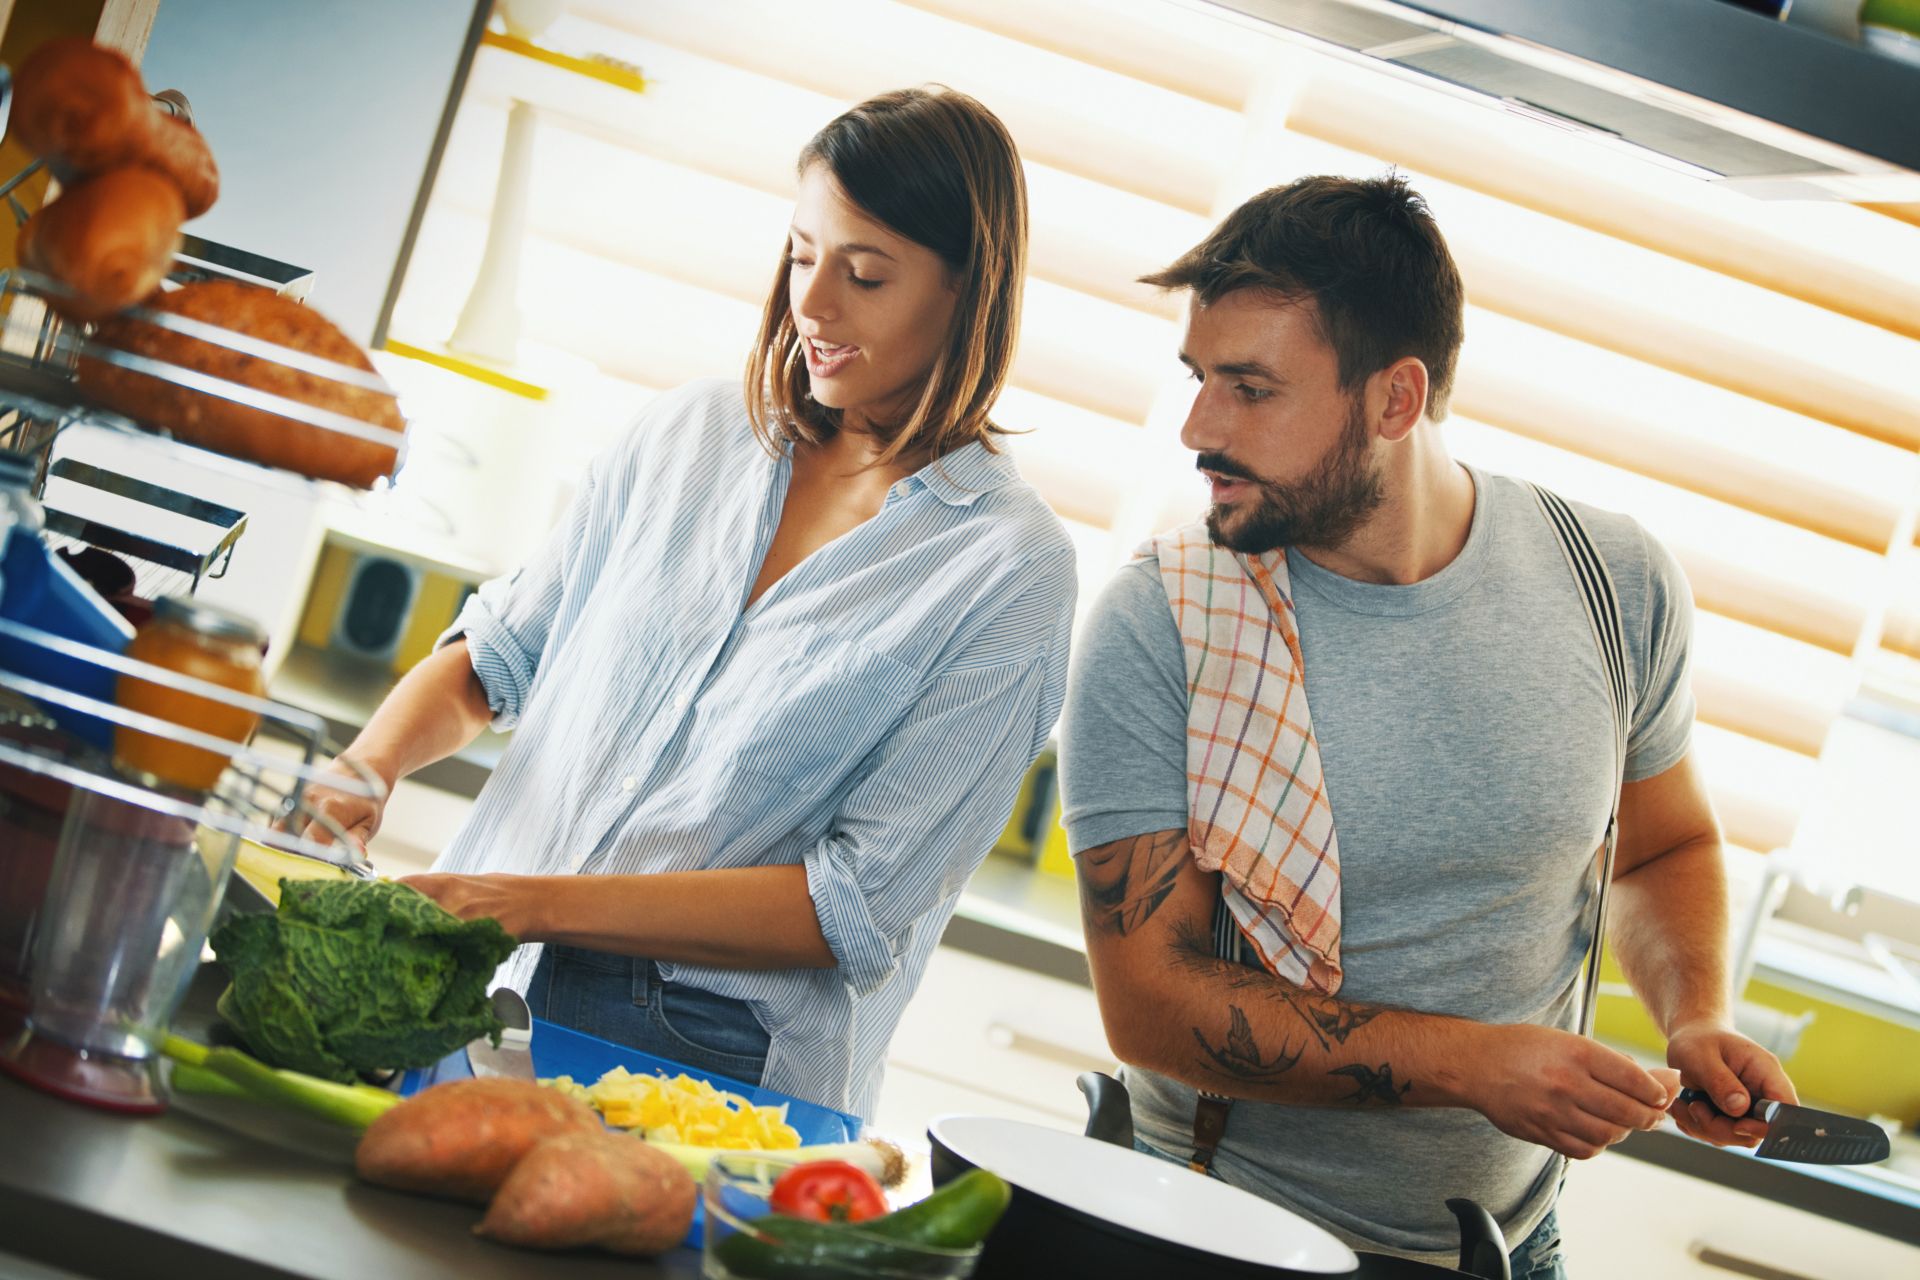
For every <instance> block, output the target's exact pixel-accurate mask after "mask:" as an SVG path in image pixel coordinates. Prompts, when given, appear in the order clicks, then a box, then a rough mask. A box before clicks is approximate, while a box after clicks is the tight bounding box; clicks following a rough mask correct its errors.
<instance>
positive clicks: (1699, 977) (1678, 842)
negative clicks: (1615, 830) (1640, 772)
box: [1608, 751, 1798, 1146]
mask: <svg viewBox="0 0 1920 1280" xmlns="http://www.w3.org/2000/svg"><path fill="white" fill-rule="evenodd" d="M1619 821H1620V837H1619V846H1618V849H1617V851H1616V854H1615V860H1614V875H1613V898H1612V901H1613V907H1612V911H1611V920H1610V925H1611V927H1610V930H1609V933H1610V937H1609V940H1608V941H1609V944H1610V945H1611V947H1612V949H1613V954H1614V957H1615V959H1616V960H1618V961H1619V964H1620V968H1621V969H1622V971H1623V972H1625V974H1626V977H1627V981H1628V982H1629V983H1630V984H1631V985H1632V987H1633V990H1634V993H1635V994H1636V995H1638V996H1639V997H1640V1000H1641V1002H1642V1003H1644V1004H1645V1005H1646V1007H1647V1011H1648V1012H1649V1013H1651V1014H1652V1015H1653V1020H1654V1022H1655V1023H1656V1024H1657V1025H1658V1026H1659V1028H1660V1031H1661V1033H1662V1034H1663V1035H1665V1036H1666V1038H1667V1065H1668V1066H1670V1067H1675V1068H1677V1069H1678V1070H1679V1071H1680V1075H1681V1079H1682V1081H1683V1082H1684V1083H1686V1084H1689V1085H1692V1086H1694V1087H1695V1088H1699V1089H1704V1090H1705V1091H1706V1092H1707V1093H1708V1094H1709V1095H1710V1096H1711V1097H1712V1098H1713V1099H1714V1101H1715V1102H1716V1103H1718V1104H1719V1107H1720V1109H1721V1110H1722V1111H1724V1112H1726V1113H1728V1114H1729V1115H1733V1116H1738V1115H1742V1114H1744V1113H1745V1112H1746V1110H1747V1108H1748V1107H1749V1106H1750V1105H1751V1103H1752V1099H1754V1098H1770V1099H1773V1100H1775V1101H1779V1102H1796V1101H1798V1098H1797V1097H1796V1095H1795V1094H1794V1090H1793V1082H1792V1081H1791V1080H1789V1079H1788V1078H1787V1074H1786V1072H1785V1071H1783V1070H1782V1069H1781V1067H1780V1061H1779V1059H1777V1058H1775V1057H1774V1056H1773V1055H1772V1054H1771V1053H1768V1052H1767V1051H1766V1050H1765V1049H1763V1048H1761V1047H1760V1046H1759V1045H1757V1044H1755V1043H1754V1042H1753V1041H1751V1040H1749V1039H1747V1038H1746V1037H1745V1036H1743V1035H1740V1034H1739V1033H1738V1032H1736V1031H1735V1030H1734V1029H1733V993H1732V992H1731V991H1730V990H1729V988H1728V958H1727V875H1726V868H1725V866H1724V864H1723V862H1722V856H1721V844H1720V825H1719V823H1718V821H1717V820H1716V819H1715V818H1714V815H1713V805H1712V803H1711V802H1710V801H1709V800H1708V798H1707V791H1706V784H1705V782H1704V780H1703V779H1702V778H1701V776H1700V769H1699V765H1698V764H1697V763H1696V761H1695V759H1694V755H1693V752H1692V751H1688V752H1687V754H1686V755H1684V756H1683V757H1681V759H1680V761H1679V763H1677V764H1675V765H1673V766H1672V767H1671V768H1669V769H1666V770H1665V771H1663V772H1661V773H1659V774H1656V775H1655V776H1653V777H1651V778H1646V779H1643V780H1641V781H1639V782H1629V783H1627V784H1626V786H1625V787H1624V788H1623V789H1622V791H1621V793H1620V819H1619ZM1672 1114H1673V1118H1674V1120H1675V1121H1676V1122H1677V1123H1678V1124H1679V1126H1680V1128H1681V1130H1682V1131H1684V1132H1686V1133H1688V1134H1691V1135H1692V1136H1693V1137H1696V1138H1701V1139H1704V1140H1705V1141H1708V1142H1711V1143H1713V1144H1715V1145H1716V1146H1753V1145H1754V1144H1755V1143H1757V1142H1758V1141H1759V1140H1760V1138H1762V1137H1764V1136H1765V1134H1766V1125H1765V1124H1763V1123H1762V1122H1761V1121H1759V1120H1740V1121H1735V1120H1731V1119H1728V1118H1726V1117H1724V1116H1715V1115H1714V1114H1713V1112H1712V1110H1711V1109H1710V1108H1708V1107H1706V1106H1705V1105H1703V1104H1701V1103H1697V1102H1696V1103H1691V1104H1688V1103H1680V1102H1676V1103H1675V1104H1674V1105H1673V1108H1672Z"/></svg>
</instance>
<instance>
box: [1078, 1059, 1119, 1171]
mask: <svg viewBox="0 0 1920 1280" xmlns="http://www.w3.org/2000/svg"><path fill="white" fill-rule="evenodd" d="M1075 1083H1077V1084H1078V1085H1079V1086H1080V1092H1081V1093H1084V1094H1086V1095H1087V1128H1086V1136H1087V1137H1089V1138H1096V1139H1098V1140H1099V1141H1101V1142H1111V1143H1113V1144H1114V1145H1115V1146H1117V1147H1125V1148H1127V1150H1129V1151H1131V1150H1133V1103H1132V1101H1131V1100H1130V1099H1128V1097H1127V1086H1126V1085H1124V1084H1122V1083H1121V1082H1120V1081H1118V1080H1115V1079H1114V1078H1113V1077H1112V1076H1110V1075H1108V1074H1106V1073H1105V1072H1103V1071H1083V1072H1081V1073H1080V1078H1079V1080H1077V1081H1076V1082H1075Z"/></svg>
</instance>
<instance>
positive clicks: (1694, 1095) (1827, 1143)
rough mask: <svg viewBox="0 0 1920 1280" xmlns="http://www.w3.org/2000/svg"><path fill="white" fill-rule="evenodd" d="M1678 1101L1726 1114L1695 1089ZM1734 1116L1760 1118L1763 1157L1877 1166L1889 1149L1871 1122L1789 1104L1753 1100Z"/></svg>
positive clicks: (1883, 1135)
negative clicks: (1741, 1113)
mask: <svg viewBox="0 0 1920 1280" xmlns="http://www.w3.org/2000/svg"><path fill="white" fill-rule="evenodd" d="M1680 1101H1682V1102H1704V1103H1706V1104H1707V1106H1708V1107H1710V1108H1712V1110H1713V1113H1714V1114H1715V1115H1725V1114H1726V1113H1725V1112H1724V1111H1721V1110H1720V1108H1718V1107H1715V1106H1714V1105H1713V1099H1712V1098H1710V1097H1708V1096H1707V1095H1706V1094H1705V1093H1704V1092H1702V1091H1701V1090H1699V1089H1682V1090H1681V1091H1680ZM1733 1118H1734V1119H1736V1120H1763V1121H1765V1122H1766V1125H1767V1136H1766V1137H1765V1138H1763V1139H1762V1140H1761V1142H1760V1145H1759V1146H1758V1147H1755V1148H1754V1151H1753V1154H1755V1155H1756V1156H1759V1157H1760V1158H1761V1159H1763V1160H1791V1161H1793V1162H1794V1163H1796V1164H1877V1163H1878V1162H1880V1161H1882V1160H1885V1159H1886V1158H1887V1156H1888V1155H1889V1154H1891V1152H1892V1144H1891V1143H1889V1142H1888V1141H1887V1131H1886V1130H1885V1129H1882V1128H1881V1127H1880V1126H1879V1125H1877V1124H1875V1123H1873V1122H1872V1121H1871V1120H1856V1119H1854V1118H1853V1117H1852V1116H1843V1115H1837V1114H1835V1113H1834V1112H1831V1111H1817V1110H1815V1109H1814V1108H1812V1107H1800V1106H1795V1105H1794V1104H1793V1103H1790V1102H1772V1101H1769V1100H1768V1099H1766V1098H1760V1099H1757V1100H1756V1101H1755V1102H1754V1104H1753V1106H1752V1107H1750V1108H1748V1110H1747V1114H1746V1115H1744V1116H1735V1117H1733Z"/></svg>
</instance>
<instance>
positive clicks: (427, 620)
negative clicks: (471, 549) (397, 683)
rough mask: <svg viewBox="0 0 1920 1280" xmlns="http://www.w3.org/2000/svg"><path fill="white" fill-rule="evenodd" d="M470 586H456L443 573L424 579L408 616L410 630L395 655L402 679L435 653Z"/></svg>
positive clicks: (396, 669)
mask: <svg viewBox="0 0 1920 1280" xmlns="http://www.w3.org/2000/svg"><path fill="white" fill-rule="evenodd" d="M466 585H467V584H466V583H464V582H456V581H455V580H454V579H452V578H449V577H447V576H446V575H445V574H441V573H424V574H422V575H421V576H420V590H419V591H418V592H416V593H415V594H414V597H413V610H412V612H410V613H409V614H408V615H407V629H406V631H405V633H404V634H402V635H401V637H400V643H399V644H398V645H397V646H396V647H395V648H394V651H393V669H394V671H395V672H397V673H398V674H400V675H405V674H406V673H407V672H409V671H411V670H413V668H414V666H415V664H417V663H418V662H419V661H420V660H421V659H422V658H424V657H426V656H427V655H428V654H430V653H432V652H433V642H434V641H435V640H438V639H439V638H440V633H441V632H442V631H445V630H446V629H447V624H448V623H450V622H452V621H453V611H454V609H455V607H456V606H458V604H459V603H460V592H461V591H462V590H464V589H465V587H466Z"/></svg>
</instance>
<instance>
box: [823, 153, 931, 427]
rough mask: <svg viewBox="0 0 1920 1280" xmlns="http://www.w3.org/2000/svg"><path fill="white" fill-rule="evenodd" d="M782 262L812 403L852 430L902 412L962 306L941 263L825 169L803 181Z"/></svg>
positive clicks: (913, 395)
mask: <svg viewBox="0 0 1920 1280" xmlns="http://www.w3.org/2000/svg"><path fill="white" fill-rule="evenodd" d="M787 255H788V260H789V263H790V267H789V271H790V274H789V276H788V280H787V303H788V305H789V306H790V307H791V308H792V311H793V323H794V327H795V328H796V329H798V330H799V332H800V345H801V348H802V351H803V352H804V354H805V356H806V361H807V373H808V375H809V380H810V382H811V383H812V391H813V398H814V399H815V400H817V401H819V402H820V403H821V404H823V405H825V406H827V407H828V408H830V409H839V410H841V411H842V413H843V415H844V417H843V418H842V421H843V422H845V423H846V424H847V425H848V426H849V427H852V428H854V429H856V430H857V429H859V428H860V427H861V426H862V425H863V424H864V423H869V422H875V421H880V422H884V421H886V420H888V419H889V418H892V417H895V416H897V415H901V414H904V413H905V411H906V410H907V408H908V407H909V406H910V405H911V403H912V401H913V400H914V399H915V398H916V397H917V396H918V395H919V393H920V389H921V385H922V383H923V382H924V381H925V379H926V376H927V373H928V371H929V370H931V369H932V368H933V362H934V359H935V357H937V356H938V355H939V354H940V349H941V347H942V346H943V345H944V344H945V342H946V338H947V326H948V324H949V323H950V322H951V321H952V319H953V309H954V307H955V305H956V304H957V302H958V300H959V295H958V290H957V284H958V282H957V281H956V280H954V278H953V273H952V272H951V271H949V270H948V269H947V265H946V263H944V262H942V261H941V260H940V255H939V254H937V253H935V252H934V251H933V250H931V249H929V248H927V247H926V246H925V245H920V244H915V243H914V242H913V241H911V240H908V239H906V238H905V237H904V236H901V235H898V234H896V233H895V232H893V231H890V230H888V229H887V228H886V227H884V226H882V225H881V224H880V223H878V222H876V221H874V220H873V219H872V218H870V217H868V216H867V215H866V214H865V213H864V212H862V211H861V210H860V208H859V207H858V206H856V205H855V204H854V203H853V202H852V201H851V200H849V199H848V198H847V196H846V193H845V192H843V191H842V190H841V189H840V183H839V182H838V181H837V180H836V179H835V178H834V176H833V172H832V170H830V169H829V168H827V166H826V165H824V164H812V165H808V166H807V170H806V172H805V173H803V174H801V176H800V201H799V204H798V205H797V206H796V207H795V208H794V211H793V227H792V231H791V233H790V235H789V237H788V243H787Z"/></svg>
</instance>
